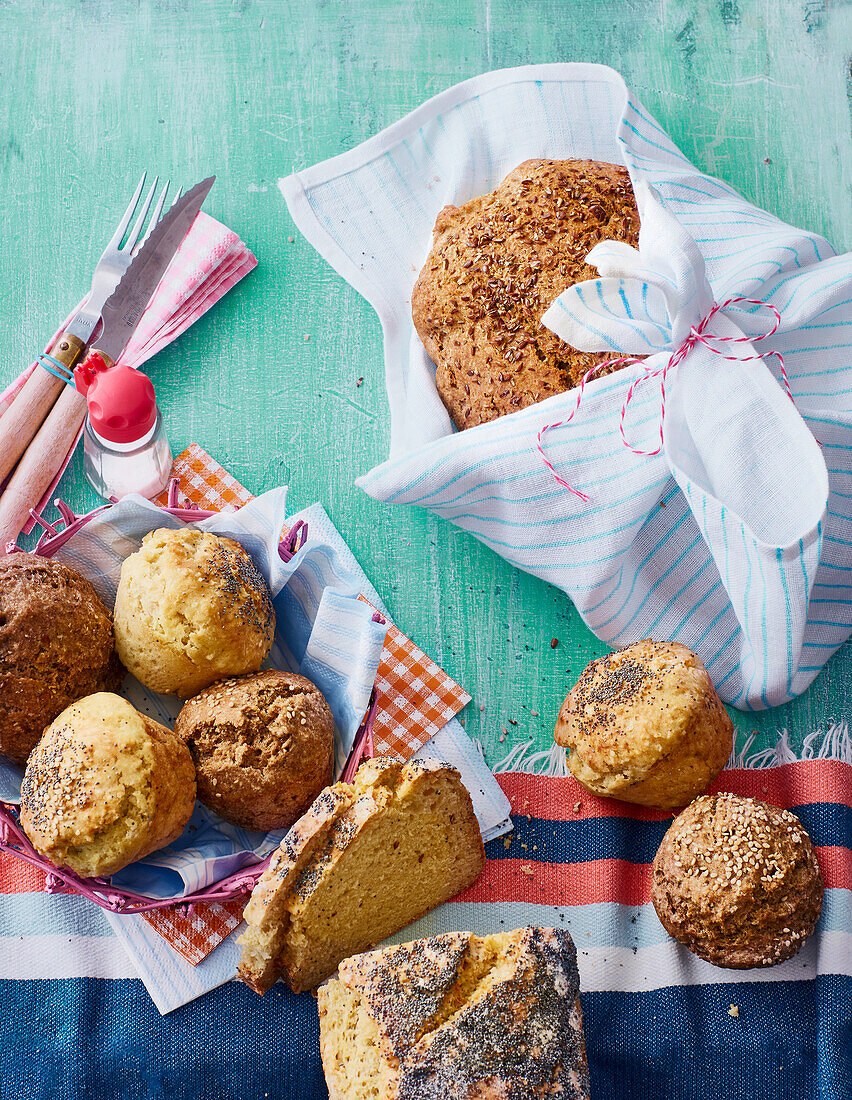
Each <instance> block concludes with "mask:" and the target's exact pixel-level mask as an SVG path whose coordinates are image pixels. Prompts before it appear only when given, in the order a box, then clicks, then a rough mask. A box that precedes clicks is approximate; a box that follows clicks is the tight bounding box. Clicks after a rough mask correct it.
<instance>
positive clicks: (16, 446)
mask: <svg viewBox="0 0 852 1100" xmlns="http://www.w3.org/2000/svg"><path fill="white" fill-rule="evenodd" d="M145 179H146V173H145V172H143V173H142V178H141V179H140V180H139V183H138V185H137V187H136V190H135V191H134V192H133V198H132V199H131V200H130V203H129V204H128V207H127V209H126V210H125V212H124V215H123V216H122V219H121V221H120V222H119V223H118V226H117V228H116V230H115V233H113V235H112V238H111V239H110V241H109V244H108V245H107V246H106V248H105V249H104V252H103V255H102V256H101V258H100V260H99V261H98V264H97V266H96V268H95V271H94V274H93V276H92V288H91V290H90V291H89V294H88V296H87V298H86V299H85V301H84V302H83V304H82V306H81V307H80V309H79V310H77V312H76V313H75V314H74V316H73V318H72V319H71V322H70V323H69V324H68V325H67V326H66V327H65V329H64V331H63V332H62V333H61V334H60V335H59V336H58V337H57V338H56V340H54V342H53V344H52V346H51V348H50V351H49V352H46V353H44V354H43V355H40V356H39V357H38V362H39V364H40V365H41V367H43V368H44V369H42V370H34V371H33V372H32V373H31V374H30V376H29V377H28V378H27V380H26V382H25V383H24V385H23V386H22V387H21V389H20V390H19V391H18V393H17V394H16V395H15V397H14V399H13V400H12V401H11V403H10V404H9V405H8V407H7V408H6V410H5V411H4V412H3V413H2V416H0V482H2V481H3V480H4V479H5V478H6V477H8V475H9V474H10V473H11V471H12V469H13V468H14V466H15V464H16V463H17V462H18V460H19V459H20V457H21V455H22V454H23V453H24V451H26V449H27V447H28V446H29V444H30V441H31V440H32V438H33V437H34V436H35V434H36V432H37V431H38V428H39V426H40V425H41V423H42V421H43V420H44V419H45V417H46V416H47V415H48V413H49V412H50V410H51V409H52V407H53V405H54V403H55V402H56V399H57V397H58V396H59V394H60V392H61V391H62V390H63V389H64V387H65V383H66V382H67V383H69V384H72V385H73V373H72V372H73V368H74V366H75V364H76V363H77V362H78V361H79V359H80V358H81V356H82V354H83V352H84V351H85V349H86V345H87V344H88V343H89V341H90V340H91V338H92V335H93V333H94V331H95V328H96V327H97V324H98V321H99V320H100V318H101V310H102V309H103V307H104V304H105V302H106V300H107V299H108V298H109V296H110V295H111V294H112V292H113V291H114V290H115V288H116V286H117V285H118V283H119V280H120V279H121V277H122V275H123V274H124V272H125V271H126V270H127V268H128V267H129V266H130V262H131V260H132V259H133V257H134V255H135V254H136V253H137V252H138V251H139V249H140V248H141V247H142V245H143V244H144V243H145V241H146V240H147V239H148V236H149V234H150V233H151V230H152V229H153V228H154V226H155V225H156V224H157V222H158V221H159V220H160V217H161V215H162V213H163V207H164V206H165V202H166V195H167V193H168V190H169V185H170V184H169V182H168V181H167V182H166V185H165V187H164V188H163V189H162V191H161V192H160V195H159V198H158V199H157V202H156V204H155V206H154V210H153V212H152V214H151V218H150V221H149V222H148V226H147V229H146V230H145V233H144V235H143V228H144V227H145V224H146V219H147V218H148V212H149V210H150V209H151V202H152V201H153V198H154V192H155V191H156V189H157V185H158V183H159V177H156V178H155V179H154V182H153V184H152V185H151V187H150V189H149V191H148V194H147V196H146V198H145V200H144V201H143V202H142V205H141V207H140V208H139V211H138V214H137V217H136V221H135V222H134V224H133V228H132V229H131V230H130V232H129V233H128V226H129V225H130V221H131V218H132V217H133V215H134V213H136V208H137V206H138V205H139V200H140V197H141V195H142V190H143V188H144V186H145ZM178 198H180V190H179V191H178V193H177V195H176V196H175V198H174V199H173V200H172V201H173V202H176V201H177V199H178ZM125 236H126V239H125ZM72 397H73V395H69V398H68V399H67V400H68V401H71V398H72Z"/></svg>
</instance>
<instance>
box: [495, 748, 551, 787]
mask: <svg viewBox="0 0 852 1100" xmlns="http://www.w3.org/2000/svg"><path fill="white" fill-rule="evenodd" d="M534 746H535V741H523V742H521V744H519V745H515V746H514V747H513V748H512V749H510V751H509V753H508V754H507V755H506V756H504V757H503V759H502V760H501V761H500V762H499V763H498V764H495V766H494V768H493V769H492V770H493V772H494V774H495V775H501V774H502V773H503V772H527V773H528V774H529V775H548V776H552V777H555V778H557V779H563V778H564V777H565V776H566V775H568V774H570V773H569V771H568V757H567V755H566V753H565V749H563V748H562V746H561V745H557V744H556V742H555V741H554V743H553V747H552V748H550V749H536V748H534Z"/></svg>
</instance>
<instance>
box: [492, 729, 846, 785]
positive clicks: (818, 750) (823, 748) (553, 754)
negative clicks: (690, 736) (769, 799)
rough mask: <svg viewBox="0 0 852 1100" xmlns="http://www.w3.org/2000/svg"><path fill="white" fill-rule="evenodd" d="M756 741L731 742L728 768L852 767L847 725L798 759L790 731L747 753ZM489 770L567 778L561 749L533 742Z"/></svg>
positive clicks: (821, 733) (808, 743)
mask: <svg viewBox="0 0 852 1100" xmlns="http://www.w3.org/2000/svg"><path fill="white" fill-rule="evenodd" d="M756 737H757V735H756V734H754V733H750V734H748V735H747V736H746V737H745V738H744V740H742V743H741V744H739V745H738V744H737V743H736V742H734V750H733V752H732V753H731V757H730V759H729V760H728V767H729V768H748V769H759V768H777V767H778V766H779V765H780V764H794V763H796V761H798V760H841V761H842V762H843V763H844V764H852V732H850V729H849V725H848V723H847V722H837V723H835V724H834V725H831V726H829V727H828V729H826V730H821V729H818V730H814V731H813V732H812V733H809V734H808V735H807V737H805V739H804V741H803V743H802V751H801V752H800V753H799V754H798V755H797V754H796V753H795V752H794V751H793V749H792V748H791V746H790V732H789V730H786V729H782V730H780V731H779V734H778V740H777V742H776V743H775V745H774V747H772V748H769V749H760V750H759V751H758V752H750V751H749V750H750V749H751V747H752V745H753V744H754V742H755V740H756ZM492 770H493V772H494V774H495V775H502V774H503V773H504V772H526V773H527V774H528V775H547V776H554V777H557V778H563V777H564V776H566V775H569V774H570V773H569V771H568V758H567V754H566V752H565V749H564V748H562V746H561V745H557V744H556V743H555V742H554V744H553V747H552V748H550V749H536V748H535V741H532V740H530V741H523V742H521V743H520V744H518V745H513V746H512V748H511V749H510V750H509V752H508V753H507V754H506V756H504V757H503V759H502V760H500V761H499V762H498V763H497V764H495V765H494V768H493V769H492Z"/></svg>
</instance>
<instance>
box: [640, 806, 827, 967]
mask: <svg viewBox="0 0 852 1100" xmlns="http://www.w3.org/2000/svg"><path fill="white" fill-rule="evenodd" d="M822 897H823V882H822V875H821V874H820V869H819V864H818V863H817V858H816V853H815V851H814V846H813V844H812V843H811V839H810V837H809V836H808V834H807V833H806V832H805V829H804V827H803V826H802V823H801V821H799V819H798V818H797V817H796V815H795V814H792V813H790V811H789V810H782V809H779V808H778V807H777V806H771V805H770V804H769V803H768V802H759V801H757V800H756V799H754V798H744V797H742V796H740V795H735V794H727V793H725V794H714V795H704V796H703V797H702V798H696V800H695V801H694V802H693V803H692V804H691V805H689V806H687V808H686V809H685V810H684V811H683V813H681V814H680V815H679V816H678V817H677V818H675V820H674V822H673V823H672V825H671V826H670V827H669V830H668V832H667V833H666V835H665V836H664V837H663V842H662V844H661V845H660V847H659V850H658V852H657V855H656V857H655V859H654V866H653V882H652V886H651V901H652V902H653V903H654V908H655V909H656V911H657V915H658V917H659V918H660V921H661V923H662V925H663V927H664V928H665V929H666V931H667V932H668V933H669V935H670V936H672V937H673V938H674V939H676V940H677V941H678V942H679V943H682V944H683V945H684V946H685V947H688V948H689V950H690V951H692V952H693V953H694V954H696V955H698V957H699V958H701V959H704V960H705V961H706V962H709V963H713V965H714V966H721V967H725V968H727V969H730V970H748V969H751V968H752V967H763V966H775V964H776V963H780V962H784V961H785V960H786V959H789V958H792V956H793V955H795V954H796V953H797V952H798V950H799V949H800V948H801V946H802V944H803V943H804V942H805V940H806V939H807V938H808V936H809V935H810V934H811V933H812V932H813V930H814V927H815V926H816V923H817V921H818V920H819V915H820V912H821V910H822Z"/></svg>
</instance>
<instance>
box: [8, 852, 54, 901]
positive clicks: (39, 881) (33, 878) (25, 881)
mask: <svg viewBox="0 0 852 1100" xmlns="http://www.w3.org/2000/svg"><path fill="white" fill-rule="evenodd" d="M46 881H47V879H46V876H45V873H44V871H40V870H39V869H38V868H37V867H31V866H30V865H29V863H24V862H23V861H22V860H20V859H17V858H16V857H15V856H13V855H7V854H6V853H5V852H0V894H33V893H41V892H42V891H43V890H44V884H45V882H46Z"/></svg>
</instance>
